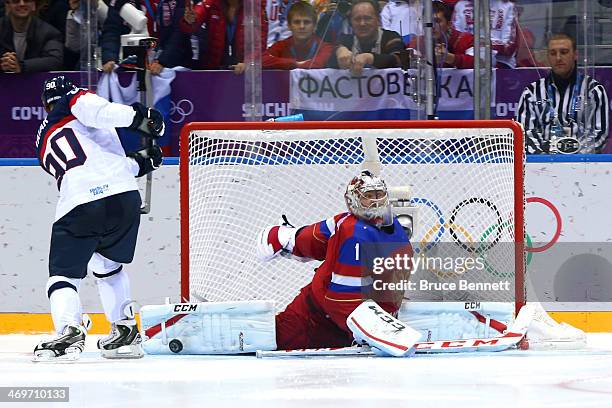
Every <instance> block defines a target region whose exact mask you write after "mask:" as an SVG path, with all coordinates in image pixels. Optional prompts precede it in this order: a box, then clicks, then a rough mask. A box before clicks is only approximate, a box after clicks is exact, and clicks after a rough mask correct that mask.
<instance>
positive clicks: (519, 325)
mask: <svg viewBox="0 0 612 408" xmlns="http://www.w3.org/2000/svg"><path fill="white" fill-rule="evenodd" d="M534 314H535V308H534V307H532V305H526V306H523V307H522V308H521V311H520V312H519V314H518V316H517V317H516V320H515V321H514V324H513V325H512V327H511V328H510V329H509V331H508V332H507V333H505V334H503V335H501V336H498V337H489V338H474V339H460V340H436V341H424V342H418V343H415V344H414V346H413V348H414V350H415V353H416V354H438V353H462V352H482V351H485V352H486V351H488V352H493V351H503V350H508V349H511V348H516V347H517V346H518V344H519V343H520V342H521V340H523V338H525V335H526V334H527V328H528V327H529V324H530V323H531V321H532V320H533V317H534ZM256 355H257V358H265V357H277V358H279V357H314V356H345V357H346V356H351V357H354V356H374V355H376V354H375V353H374V352H373V351H372V349H371V348H370V347H369V346H367V345H365V346H351V347H341V348H316V349H296V350H275V351H262V350H258V351H257V353H256Z"/></svg>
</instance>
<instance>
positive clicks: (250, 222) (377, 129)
mask: <svg viewBox="0 0 612 408" xmlns="http://www.w3.org/2000/svg"><path fill="white" fill-rule="evenodd" d="M180 147H181V152H180V155H181V156H180V182H181V274H182V277H181V296H182V298H183V300H191V301H196V300H197V301H202V300H207V301H227V300H247V299H271V300H274V301H275V302H276V306H277V309H278V310H282V309H283V308H284V307H285V306H286V305H287V304H288V303H289V302H290V301H291V300H292V299H293V298H294V297H295V295H297V293H298V291H299V289H300V288H301V287H302V286H304V285H305V284H307V283H308V282H309V281H310V280H311V278H312V276H313V270H314V268H315V267H316V266H317V263H316V262H314V263H313V262H309V263H300V262H296V261H292V260H287V259H284V258H280V259H275V260H273V261H271V262H268V263H260V262H259V261H258V260H257V259H256V257H255V243H256V236H257V233H258V232H259V231H260V230H261V229H262V228H264V227H266V226H268V225H274V224H278V223H279V220H280V218H281V215H283V214H285V215H286V216H287V218H288V219H289V221H290V222H291V223H292V224H293V225H295V226H302V225H306V224H311V223H314V222H317V221H321V220H324V219H326V218H328V217H330V216H332V215H334V214H338V213H340V212H344V211H346V207H345V203H344V197H343V195H344V191H345V189H346V185H347V183H348V181H349V180H350V179H351V178H352V177H353V176H354V175H355V174H357V173H358V172H359V170H361V169H362V168H364V167H366V168H370V169H374V170H375V171H377V172H378V171H379V172H380V174H381V176H382V177H383V178H384V179H385V181H386V182H387V185H388V186H391V187H398V186H404V187H409V190H410V200H409V202H408V204H407V205H409V206H410V207H413V208H415V209H416V211H415V213H414V220H413V223H414V225H413V234H412V237H411V242H412V244H413V247H414V249H415V252H416V254H417V255H424V256H432V254H433V255H435V254H438V255H444V256H447V255H450V256H452V257H455V258H457V259H458V258H459V257H462V256H463V257H465V258H475V257H480V258H481V260H482V261H483V262H481V263H482V265H484V266H483V267H481V268H476V269H475V268H472V269H471V270H469V271H468V272H465V273H463V272H460V273H450V274H449V273H448V267H447V266H442V265H439V264H434V266H428V268H429V269H431V270H429V272H431V276H430V277H433V279H431V280H430V281H431V282H434V285H433V286H431V287H429V288H427V290H429V291H436V290H437V291H438V295H439V296H440V298H442V299H445V297H446V296H447V294H448V293H450V292H449V291H448V290H447V289H448V288H447V287H442V286H436V285H435V283H436V282H437V283H438V284H440V283H444V282H445V281H452V280H454V281H455V282H458V279H459V278H461V279H463V280H467V281H468V283H472V284H474V285H473V286H469V287H467V288H464V289H465V290H462V291H458V292H457V293H458V294H457V293H454V295H450V297H449V300H461V301H470V300H487V301H500V302H512V303H515V305H516V306H517V307H520V305H522V303H523V302H524V284H523V275H524V268H525V266H524V259H523V248H524V244H523V240H522V237H523V231H524V228H523V224H524V218H523V214H524V193H523V174H524V164H523V163H524V159H523V152H524V148H523V134H522V130H521V128H520V126H518V125H517V124H516V123H515V122H512V121H389V122H383V121H380V122H291V123H287V122H285V123H271V122H264V123H221V122H218V123H190V124H188V125H186V126H185V127H184V128H183V130H182V133H181V144H180ZM404 204H406V202H404ZM517 232H518V233H517ZM482 265H481V266H482ZM451 268H452V266H451ZM442 269H443V270H442ZM451 272H452V271H451ZM479 282H481V283H483V285H481V286H476V284H478V283H479ZM487 282H488V283H489V286H486V285H484V283H487ZM496 282H498V283H503V282H508V283H509V286H508V287H506V288H505V290H498V289H495V287H493V286H491V283H496ZM483 288H485V289H486V290H485V289H483ZM492 288H493V289H492ZM483 290H485V292H486V296H485V297H486V298H485V297H482V296H483V295H482V294H483V293H485V292H482V291H483ZM413 295H414V296H416V297H417V298H418V295H416V294H412V293H407V295H406V297H407V298H410V297H411V296H413ZM453 296H455V297H453ZM479 296H480V297H479Z"/></svg>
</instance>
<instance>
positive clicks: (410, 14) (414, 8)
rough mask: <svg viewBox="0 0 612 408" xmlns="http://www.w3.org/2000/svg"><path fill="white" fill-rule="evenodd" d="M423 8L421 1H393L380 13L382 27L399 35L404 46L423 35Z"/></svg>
mask: <svg viewBox="0 0 612 408" xmlns="http://www.w3.org/2000/svg"><path fill="white" fill-rule="evenodd" d="M422 17H423V6H422V3H421V2H420V1H419V0H391V1H389V2H388V3H387V4H386V5H385V6H384V7H383V8H382V11H381V12H380V20H381V26H382V28H384V29H385V30H390V31H395V32H396V33H399V35H400V36H401V37H402V40H403V41H404V44H409V43H410V40H411V39H412V37H413V36H415V35H422V34H423V18H422Z"/></svg>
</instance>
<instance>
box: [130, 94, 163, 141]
mask: <svg viewBox="0 0 612 408" xmlns="http://www.w3.org/2000/svg"><path fill="white" fill-rule="evenodd" d="M132 108H133V109H134V112H135V114H134V120H133V121H132V124H131V125H130V129H135V130H139V131H141V132H143V133H145V134H147V135H149V136H150V137H154V138H157V137H161V136H163V135H164V131H165V129H166V125H165V124H164V117H163V115H162V114H161V112H160V111H158V110H157V109H153V108H148V107H146V106H145V105H143V104H142V103H139V102H136V103H134V104H132Z"/></svg>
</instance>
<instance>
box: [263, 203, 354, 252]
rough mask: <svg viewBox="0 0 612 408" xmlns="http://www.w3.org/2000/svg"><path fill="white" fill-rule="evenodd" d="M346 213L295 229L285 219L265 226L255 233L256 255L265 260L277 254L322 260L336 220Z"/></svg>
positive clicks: (334, 228)
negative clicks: (280, 223)
mask: <svg viewBox="0 0 612 408" xmlns="http://www.w3.org/2000/svg"><path fill="white" fill-rule="evenodd" d="M345 216H346V213H343V214H338V215H335V216H333V217H330V218H328V219H326V220H323V221H320V222H317V223H314V224H310V225H306V226H304V227H301V228H295V227H294V226H293V225H291V224H290V223H289V222H288V221H287V219H286V218H284V220H285V222H283V224H282V225H273V226H269V227H266V228H265V229H264V230H263V231H261V232H260V233H259V235H258V236H257V257H258V258H259V260H261V261H262V262H267V261H269V260H271V259H273V258H275V257H276V256H277V255H279V254H281V255H288V256H290V257H291V258H293V259H297V260H300V261H307V260H310V259H316V260H319V261H322V260H324V259H325V254H326V252H327V243H328V242H329V239H330V238H331V236H332V235H334V233H335V230H336V222H338V221H339V220H340V219H342V218H344V217H345Z"/></svg>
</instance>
